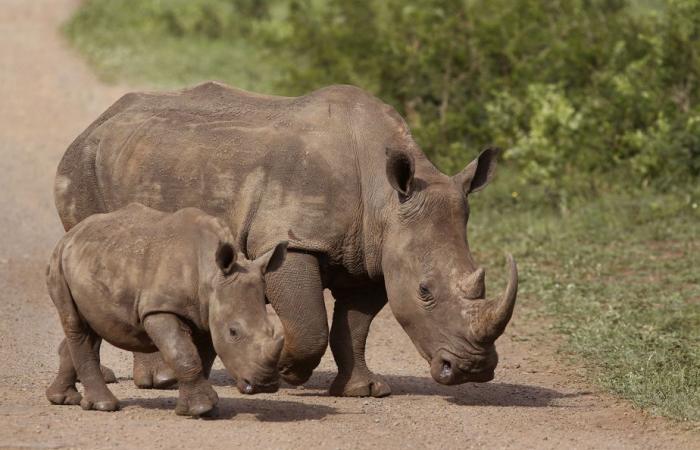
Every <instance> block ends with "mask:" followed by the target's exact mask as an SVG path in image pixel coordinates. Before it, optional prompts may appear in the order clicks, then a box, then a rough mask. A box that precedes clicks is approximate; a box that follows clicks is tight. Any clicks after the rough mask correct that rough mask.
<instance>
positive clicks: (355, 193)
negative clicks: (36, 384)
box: [55, 83, 517, 397]
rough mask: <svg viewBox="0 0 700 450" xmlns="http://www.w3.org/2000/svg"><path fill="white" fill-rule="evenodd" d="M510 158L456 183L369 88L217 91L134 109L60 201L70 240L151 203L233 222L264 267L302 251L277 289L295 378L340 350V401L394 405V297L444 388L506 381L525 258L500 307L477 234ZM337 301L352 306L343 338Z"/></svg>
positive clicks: (150, 374)
mask: <svg viewBox="0 0 700 450" xmlns="http://www.w3.org/2000/svg"><path fill="white" fill-rule="evenodd" d="M497 153H498V152H497V150H494V149H487V150H485V151H484V152H482V153H481V154H480V155H479V156H478V158H477V159H475V160H474V161H472V162H471V163H470V164H469V165H467V167H466V168H465V169H464V170H463V171H462V172H461V173H459V174H457V175H455V176H453V177H449V176H447V175H445V174H443V173H441V172H440V171H439V170H437V169H436V168H435V166H433V165H432V164H431V163H430V161H429V160H428V159H427V158H426V156H425V155H424V154H423V152H422V151H421V150H420V148H419V147H418V145H417V144H416V143H415V142H414V140H413V139H412V137H411V134H410V131H409V129H408V127H407V125H406V123H405V122H404V120H403V119H402V118H401V117H400V116H399V114H398V113H396V111H395V110H394V109H392V108H391V107H390V106H388V105H386V104H385V103H383V102H381V101H380V100H378V99H377V98H375V97H373V96H371V95H370V94H368V93H366V92H364V91H362V90H360V89H358V88H355V87H351V86H331V87H327V88H323V89H320V90H317V91H315V92H312V93H311V94H308V95H304V96H301V97H274V96H267V95H259V94H254V93H250V92H246V91H242V90H238V89H233V88H230V87H227V86H225V85H222V84H219V83H205V84H202V85H199V86H196V87H194V88H191V89H185V90H182V91H176V92H160V93H131V94H127V95H125V96H124V97H122V98H121V99H120V100H119V101H117V102H116V103H115V104H114V105H113V106H112V107H110V108H109V109H108V110H107V111H106V112H105V113H104V114H102V115H101V116H100V117H99V118H98V119H97V120H96V121H95V122H94V123H93V124H92V125H90V127H89V128H88V129H87V130H86V131H85V132H83V133H82V134H81V135H80V136H79V137H78V138H77V139H76V140H75V141H74V142H73V143H72V144H71V146H70V147H69V148H68V150H67V151H66V154H65V155H64V157H63V160H62V161H61V163H60V165H59V167H58V173H57V176H56V184H55V198H56V206H57V208H58V212H59V215H60V217H61V220H62V222H63V225H64V227H65V229H66V230H68V229H70V228H71V227H73V226H75V225H76V224H77V223H78V222H80V221H81V220H83V219H84V218H86V217H88V216H89V215H91V214H94V213H98V212H107V211H113V210H115V209H117V208H120V207H122V206H125V205H127V204H128V203H130V202H134V201H136V202H140V203H143V204H145V205H147V206H151V207H153V208H156V209H160V210H163V211H174V210H177V209H180V208H184V207H187V206H194V207H198V208H201V209H203V210H205V211H206V212H207V213H210V214H213V215H215V216H218V217H219V218H221V219H222V220H224V221H225V222H226V223H227V224H228V225H229V227H230V228H231V231H232V232H233V236H234V239H235V240H236V241H237V245H238V246H239V248H241V249H242V251H243V252H244V253H245V254H246V255H247V256H248V257H249V258H255V257H257V256H259V255H262V254H263V253H265V252H266V251H268V250H270V249H271V248H273V247H274V246H275V245H276V244H277V243H278V242H280V241H281V240H288V241H289V254H288V256H287V259H286V260H285V263H284V265H283V266H282V267H281V268H280V269H279V270H277V271H276V272H275V273H274V274H270V275H268V278H267V279H266V282H267V291H266V295H267V297H268V299H269V301H270V303H271V304H272V306H273V307H274V309H275V310H276V312H277V313H278V314H279V317H280V319H281V321H282V324H283V326H284V331H285V345H284V350H283V352H282V356H281V359H280V362H279V367H280V372H281V374H282V376H283V378H284V379H285V380H286V381H288V382H290V383H292V384H301V383H304V382H305V381H306V380H308V378H309V377H310V376H311V372H312V371H313V369H314V368H315V367H316V366H317V365H318V363H319V361H320V359H321V357H322V355H323V354H324V352H325V349H326V346H327V344H328V341H329V337H330V346H331V350H332V352H333V356H334V357H335V360H336V362H337V364H338V375H337V377H336V378H335V380H334V381H333V383H332V385H331V388H330V392H331V394H334V395H346V396H366V395H371V396H376V397H379V396H384V395H388V394H389V393H390V388H389V386H388V384H387V383H386V382H385V381H384V380H383V379H382V378H381V377H379V376H377V375H375V374H373V373H372V372H371V371H370V370H369V369H368V368H367V365H366V364H365V358H364V353H365V342H366V338H367V333H368V331H369V327H370V323H371V321H372V319H373V318H374V317H375V315H376V314H377V313H378V312H379V310H381V309H382V307H383V306H384V305H385V304H386V302H387V299H388V301H389V305H390V306H391V310H392V311H393V313H394V316H395V317H396V319H397V320H398V321H399V323H400V324H401V325H402V326H403V328H404V329H405V330H406V332H407V333H408V335H409V336H410V338H411V339H412V340H413V342H414V344H415V345H416V347H417V348H418V351H419V352H420V354H421V355H422V356H423V357H424V358H425V359H426V360H427V361H428V362H429V363H430V368H431V374H432V376H433V378H434V379H435V380H436V381H437V382H439V383H442V384H458V383H464V382H467V381H489V380H491V379H492V378H493V374H494V369H495V367H496V364H497V361H498V357H497V354H496V350H495V347H494V341H495V340H496V338H497V337H498V336H499V335H500V334H501V333H503V330H504V329H505V327H506V324H507V323H508V321H509V320H510V317H511V315H512V312H513V306H514V304H515V298H516V291H517V273H516V266H515V263H514V261H513V260H512V258H511V257H509V258H508V261H509V270H510V275H509V279H508V285H507V288H506V290H505V293H504V295H503V296H502V297H501V298H498V299H492V300H487V299H485V298H484V270H483V269H481V268H478V267H477V265H476V264H475V263H474V260H473V259H472V256H471V254H470V251H469V246H468V244H467V236H466V225H467V219H468V217H469V206H468V201H467V196H468V194H470V193H472V192H475V191H478V190H479V189H481V188H483V187H484V186H485V185H486V184H487V183H488V181H489V180H490V178H491V176H492V174H493V169H494V167H495V160H496V157H497ZM323 288H329V289H330V290H331V292H332V293H333V296H334V297H335V299H336V303H335V310H334V314H333V322H332V326H331V329H330V335H329V331H328V323H327V320H326V310H325V306H324V301H323ZM153 361H154V360H153V359H151V360H148V359H146V358H145V357H138V355H137V356H136V357H135V365H134V379H135V382H136V383H137V385H140V386H142V387H148V386H151V385H152V384H165V383H167V382H169V381H170V380H169V378H172V377H171V376H170V375H169V374H168V373H167V372H164V373H163V372H162V371H163V370H164V368H163V366H162V365H157V364H155V363H153ZM159 371H161V373H158V372H159Z"/></svg>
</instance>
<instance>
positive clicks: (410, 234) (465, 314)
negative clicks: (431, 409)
mask: <svg viewBox="0 0 700 450" xmlns="http://www.w3.org/2000/svg"><path fill="white" fill-rule="evenodd" d="M498 152H499V151H498V149H487V150H485V151H483V152H482V153H481V154H480V155H479V156H478V157H477V158H476V159H475V160H474V161H472V162H471V163H470V164H469V165H467V167H466V168H465V169H464V170H463V171H462V172H461V173H459V174H457V175H455V176H453V177H448V176H446V175H444V174H442V173H440V172H439V171H437V170H436V169H435V168H434V167H432V165H429V163H427V161H423V162H421V165H420V166H419V167H418V168H416V167H417V165H416V164H415V161H414V157H413V156H412V155H411V153H409V152H406V151H402V150H394V149H389V150H387V163H386V164H387V166H386V173H387V179H388V181H389V183H390V185H391V186H392V187H393V189H394V190H395V191H396V192H395V193H394V194H392V196H395V201H392V203H391V204H392V205H393V206H392V207H391V208H390V213H389V214H388V215H389V216H391V217H388V218H387V221H388V222H387V226H386V229H385V235H384V237H383V241H384V242H383V249H382V270H383V273H384V280H385V285H386V289H387V294H388V297H389V305H390V306H391V309H392V311H393V313H394V315H395V316H396V318H397V320H398V321H399V323H400V324H401V325H402V326H403V328H404V329H405V330H406V332H407V333H408V335H409V337H410V338H411V340H412V341H413V343H414V344H415V345H416V347H417V348H418V351H419V352H420V353H421V355H422V356H423V357H424V358H425V359H426V360H427V361H428V362H429V363H430V368H431V371H430V372H431V375H432V377H433V378H434V379H435V380H436V381H437V382H439V383H442V384H459V383H464V382H468V381H476V382H483V381H490V380H491V379H493V376H494V369H495V367H496V364H497V362H498V355H497V353H496V349H495V346H494V341H495V340H496V338H498V336H500V335H501V334H502V333H503V331H504V329H505V327H506V325H507V323H508V321H509V320H510V318H511V315H512V313H513V307H514V305H515V298H516V294H517V286H518V276H517V269H516V265H515V262H514V261H513V258H512V256H508V258H507V259H508V268H509V272H510V273H509V278H508V285H507V287H506V290H505V293H504V294H503V295H502V296H501V297H499V298H494V299H487V298H486V296H485V285H484V276H485V272H484V269H482V268H480V267H478V266H477V265H476V264H475V262H474V260H473V258H472V255H471V253H470V251H469V244H468V242H467V231H466V228H467V219H468V218H469V204H468V201H467V196H468V194H470V193H472V192H476V191H478V190H480V189H482V188H483V187H484V186H485V185H486V184H487V183H488V181H489V180H490V179H491V177H492V175H493V169H494V167H495V162H496V158H497V155H498ZM424 163H427V164H424ZM428 165H429V167H428Z"/></svg>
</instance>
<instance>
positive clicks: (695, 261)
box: [65, 0, 700, 421]
mask: <svg viewBox="0 0 700 450" xmlns="http://www.w3.org/2000/svg"><path fill="white" fill-rule="evenodd" d="M414 3H415V2H406V1H403V0H385V1H380V0H370V1H368V2H346V1H342V0H328V1H323V2H321V1H318V0H272V1H264V0H172V1H168V2H166V1H161V0H142V1H139V2H133V1H128V0H87V1H86V2H85V3H84V5H83V6H82V7H81V9H79V10H78V12H77V13H76V15H75V16H74V17H73V18H72V19H71V20H70V21H69V22H68V23H67V24H66V26H65V32H66V34H67V36H68V37H69V39H70V40H71V42H72V43H73V44H74V45H75V46H76V47H77V48H78V49H79V50H80V51H81V52H82V53H83V54H84V55H85V56H86V57H87V59H88V60H89V61H90V62H91V63H92V65H93V66H94V67H95V69H96V70H97V72H98V73H99V74H100V76H102V77H103V78H104V79H106V80H108V81H125V82H129V83H132V84H135V85H141V86H143V85H148V86H152V87H181V86H185V85H191V84H194V83H197V82H200V81H203V80H208V79H217V80H221V81H225V82H227V83H229V84H232V85H235V86H238V87H242V88H245V89H250V90H255V91H259V92H268V93H274V94H282V95H298V94H301V93H304V92H308V91H310V90H312V89H315V88H318V87H321V86H323V85H327V84H332V83H351V84H355V85H358V86H361V87H363V88H365V89H367V90H369V91H371V92H373V93H374V94H376V95H378V96H379V97H380V98H382V99H383V100H385V101H387V102H388V103H390V104H392V105H393V106H394V107H396V108H397V110H399V111H400V112H401V113H402V115H403V116H404V117H406V118H407V120H408V122H409V124H410V126H411V128H412V130H413V132H414V134H415V137H416V139H417V140H418V141H419V143H420V144H421V146H422V147H423V148H424V150H425V151H426V153H427V154H428V155H429V157H430V158H431V159H432V160H433V161H434V162H435V163H436V164H437V165H438V166H439V167H440V168H442V169H443V170H445V171H446V172H447V173H454V172H455V171H457V170H458V169H460V168H461V167H463V166H464V165H465V164H466V163H467V162H468V161H470V160H471V159H472V158H473V157H474V156H475V154H476V152H477V150H478V149H480V148H482V147H484V146H485V145H487V144H489V143H496V144H497V145H499V146H501V147H503V148H505V149H506V151H505V152H504V162H503V164H502V166H501V169H502V170H500V172H499V175H498V177H497V179H496V182H495V183H494V184H493V185H492V186H491V187H489V189H487V190H486V191H485V192H484V193H481V194H477V195H475V196H474V199H473V209H472V210H473V212H474V213H473V215H472V219H471V223H470V230H469V232H470V236H471V240H472V245H473V247H474V250H475V252H476V253H477V255H476V256H477V257H480V259H481V260H483V261H485V264H486V265H487V267H492V268H496V267H499V268H500V265H501V264H502V259H503V258H502V255H501V254H500V253H499V252H501V251H502V250H501V249H503V248H506V249H509V250H511V251H512V252H513V253H514V254H515V256H516V258H517V259H518V261H519V263H520V269H521V272H522V281H521V283H522V288H521V292H522V295H521V297H520V312H521V313H522V314H523V315H524V316H526V317H528V318H529V319H528V320H529V321H530V322H531V323H533V324H536V323H538V319H539V318H547V320H546V323H550V324H552V325H551V326H552V329H551V330H549V331H551V332H557V333H560V334H561V335H563V336H565V337H566V339H565V344H564V346H565V350H566V351H567V352H570V353H572V354H573V355H575V357H576V358H578V359H579V360H580V361H583V362H584V363H585V365H586V367H587V368H588V369H589V370H588V373H589V374H590V376H591V378H592V379H594V380H595V381H596V382H597V383H599V384H600V385H601V386H604V387H605V388H607V389H609V390H610V391H612V392H614V393H616V394H618V395H621V396H623V397H625V398H628V399H630V400H631V401H633V402H634V403H635V404H637V405H639V406H640V407H643V408H645V409H647V410H650V411H651V412H653V413H655V414H661V415H665V416H669V417H673V418H676V419H679V420H694V421H699V420H700V269H699V267H700V206H699V204H700V183H699V175H700V3H698V2H697V1H695V0H668V1H662V0H646V1H643V0H636V1H634V0H587V1H584V0H556V1H549V2H541V1H538V0H489V1H486V0H427V1H424V2H418V4H414ZM500 272H501V271H500V270H492V271H491V273H494V274H497V273H500ZM498 281H499V280H494V279H489V286H490V288H491V289H494V288H495V286H497V285H498Z"/></svg>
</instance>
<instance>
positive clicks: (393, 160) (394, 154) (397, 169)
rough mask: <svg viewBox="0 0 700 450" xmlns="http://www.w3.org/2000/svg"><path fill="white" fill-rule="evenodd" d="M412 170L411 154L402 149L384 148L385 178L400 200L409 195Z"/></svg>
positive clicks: (411, 188) (413, 167)
mask: <svg viewBox="0 0 700 450" xmlns="http://www.w3.org/2000/svg"><path fill="white" fill-rule="evenodd" d="M414 172H415V163H414V161H413V155H411V154H410V153H408V152H406V151H403V150H396V149H391V148H387V149H386V178H387V180H389V184H390V185H391V187H393V188H394V189H395V190H396V192H398V193H399V198H400V199H401V200H405V199H406V198H408V197H410V195H411V192H412V190H413V173H414Z"/></svg>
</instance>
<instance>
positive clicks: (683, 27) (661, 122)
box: [270, 0, 700, 199]
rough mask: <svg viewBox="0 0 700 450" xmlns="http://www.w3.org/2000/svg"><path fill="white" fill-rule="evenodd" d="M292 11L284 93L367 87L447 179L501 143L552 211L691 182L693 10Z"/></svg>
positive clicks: (477, 2)
mask: <svg viewBox="0 0 700 450" xmlns="http://www.w3.org/2000/svg"><path fill="white" fill-rule="evenodd" d="M290 5H291V6H290V7H289V16H288V24H289V25H290V26H289V27H288V28H285V31H284V32H280V33H277V34H276V36H273V39H271V40H270V42H272V44H273V45H274V46H275V47H276V48H277V49H278V50H279V51H280V52H286V54H287V55H288V58H287V61H288V65H287V66H286V67H285V73H286V74H287V76H286V78H284V79H283V83H282V84H283V87H284V90H285V91H287V92H291V93H302V92H305V91H308V90H310V89H313V88H317V87H320V86H323V85H326V84H329V83H339V82H346V83H351V84H356V85H360V86H362V87H365V88H367V89H369V90H370V91H372V92H374V93H375V94H376V95H378V96H379V97H381V98H382V99H385V100H386V101H388V102H390V103H391V104H393V105H394V106H395V107H396V108H397V109H398V110H399V111H400V112H401V113H403V114H404V115H405V116H406V117H407V119H408V121H409V124H410V125H411V127H412V129H413V132H414V135H415V136H416V138H417V139H418V141H419V143H420V144H421V145H422V147H423V148H424V149H425V150H426V152H427V153H428V154H429V155H431V157H432V158H433V159H434V160H435V161H437V163H438V165H440V166H441V167H442V168H444V169H446V170H448V171H456V170H458V169H460V168H461V167H463V165H464V164H465V163H466V162H468V160H469V159H471V157H472V156H473V154H474V153H475V151H476V150H477V149H478V148H479V147H483V146H484V145H487V144H489V143H496V144H498V145H501V146H504V147H506V148H508V152H507V154H506V158H507V160H509V161H510V162H511V163H512V164H513V165H515V167H517V168H518V169H519V170H518V173H519V174H520V175H519V176H518V178H519V180H518V181H519V182H520V183H521V184H527V185H540V186H542V187H543V188H544V189H545V190H546V191H547V192H548V193H549V194H551V196H552V197H553V198H554V199H557V198H559V199H560V198H561V197H562V196H564V195H566V192H567V191H572V190H574V191H575V190H576V189H577V188H578V187H579V186H580V187H583V189H587V190H590V189H588V188H590V187H593V189H595V186H602V185H606V184H615V183H616V182H617V181H615V180H623V181H624V182H625V183H630V184H633V185H646V184H650V183H654V184H655V185H657V186H659V187H668V186H670V185H672V184H674V183H677V182H678V181H680V180H686V181H687V180H689V179H696V178H697V176H698V174H699V173H700V148H699V147H698V141H699V140H700V137H698V130H699V126H698V116H699V115H700V98H699V94H700V92H699V90H698V89H699V88H698V82H699V81H700V3H698V2H696V1H693V0H670V1H668V2H666V3H663V4H660V5H659V6H657V7H656V8H653V7H649V6H642V5H639V4H637V3H635V2H628V1H625V0H553V1H548V2H541V1H538V0H426V1H423V2H419V3H416V4H408V3H407V2H404V1H401V0H385V1H379V0H374V1H369V2H363V3H357V2H345V1H342V0H329V1H328V2H324V3H320V2H315V1H312V0H292V1H291V2H290ZM275 37H276V39H275ZM611 174H618V176H613V175H611ZM596 180H597V181H596ZM594 181H595V182H594Z"/></svg>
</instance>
